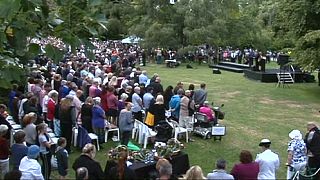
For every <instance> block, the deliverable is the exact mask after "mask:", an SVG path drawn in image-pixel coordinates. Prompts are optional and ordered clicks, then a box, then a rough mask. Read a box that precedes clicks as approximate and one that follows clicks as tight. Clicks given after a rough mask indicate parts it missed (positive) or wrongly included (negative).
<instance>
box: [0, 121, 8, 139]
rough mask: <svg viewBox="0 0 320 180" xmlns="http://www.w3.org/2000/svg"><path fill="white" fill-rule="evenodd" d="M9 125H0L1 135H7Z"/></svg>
mask: <svg viewBox="0 0 320 180" xmlns="http://www.w3.org/2000/svg"><path fill="white" fill-rule="evenodd" d="M8 129H9V128H8V126H7V125H5V124H1V125H0V136H3V135H5V134H6V133H7V131H8Z"/></svg>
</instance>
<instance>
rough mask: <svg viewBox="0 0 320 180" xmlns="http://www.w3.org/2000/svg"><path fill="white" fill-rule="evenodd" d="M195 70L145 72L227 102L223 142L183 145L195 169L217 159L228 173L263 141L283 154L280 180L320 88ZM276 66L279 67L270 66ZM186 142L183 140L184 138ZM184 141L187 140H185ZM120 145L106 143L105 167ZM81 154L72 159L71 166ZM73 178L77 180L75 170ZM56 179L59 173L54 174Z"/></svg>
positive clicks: (312, 117) (153, 68) (314, 112)
mask: <svg viewBox="0 0 320 180" xmlns="http://www.w3.org/2000/svg"><path fill="white" fill-rule="evenodd" d="M193 66H194V67H195V68H194V69H186V68H185V65H182V66H180V67H178V68H173V69H170V68H166V67H165V66H164V65H160V66H159V65H155V64H150V65H148V66H147V67H146V68H145V69H146V70H147V71H148V74H149V76H151V75H152V74H153V73H158V74H159V75H160V77H161V80H162V84H163V86H164V88H165V87H167V86H168V85H173V86H175V85H176V83H177V82H178V81H182V82H184V84H185V88H188V86H189V83H193V84H195V85H196V87H197V88H198V87H199V84H200V83H202V82H205V83H206V84H207V90H208V100H209V101H213V102H214V103H215V104H221V103H224V104H225V107H224V108H223V111H225V112H226V116H225V120H223V121H221V122H220V124H224V125H226V126H227V135H226V136H225V137H223V139H222V141H221V142H219V141H216V142H214V141H213V139H210V140H203V139H202V138H201V137H194V139H195V142H191V143H188V144H186V143H185V146H186V148H185V150H184V151H185V152H187V153H188V155H189V159H190V164H191V165H200V166H201V167H202V169H203V171H204V173H205V175H206V174H207V173H208V172H210V171H211V170H212V169H213V168H214V163H215V161H216V160H217V159H218V158H225V159H226V160H227V161H228V165H227V166H228V167H227V168H228V170H231V168H232V166H233V164H234V163H237V162H238V156H239V153H240V151H241V150H249V151H251V152H252V154H253V156H254V157H255V155H256V154H257V153H259V152H260V148H259V146H258V144H259V142H260V140H261V139H262V138H269V139H270V140H271V141H272V145H271V148H272V150H273V151H275V152H277V153H278V154H279V156H280V158H281V159H280V160H281V166H280V169H279V171H278V178H285V177H286V176H285V175H286V167H285V163H286V157H287V152H286V149H287V143H288V140H289V137H288V133H289V132H290V131H291V130H293V129H299V130H300V131H302V132H303V133H305V132H306V123H307V122H308V121H317V119H318V118H319V117H320V114H319V112H318V110H319V104H320V98H319V97H320V94H319V90H320V89H319V87H318V86H317V84H316V83H312V84H306V83H303V84H293V85H290V88H276V86H275V83H260V82H257V81H252V80H248V79H246V78H245V77H244V76H243V74H238V73H232V72H227V71H222V74H220V75H219V74H212V71H211V69H210V68H208V66H207V65H201V66H197V65H193ZM268 66H269V67H276V66H275V63H272V64H271V65H268ZM182 141H183V140H182ZM183 142H184V141H183ZM116 144H117V143H114V142H111V141H110V142H108V143H105V144H104V145H103V147H104V149H103V150H101V151H99V152H98V154H97V157H96V160H98V161H99V162H100V163H101V165H102V167H103V168H104V166H105V162H106V156H105V153H106V152H107V151H108V150H109V149H110V147H113V146H115V145H116ZM79 152H80V151H75V152H74V153H72V154H71V155H70V167H71V165H72V163H73V161H74V159H75V158H76V157H78V156H79ZM69 172H70V173H69V177H70V178H72V177H74V172H73V170H70V171H69ZM53 175H54V176H56V172H54V173H53Z"/></svg>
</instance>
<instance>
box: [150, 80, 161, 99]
mask: <svg viewBox="0 0 320 180" xmlns="http://www.w3.org/2000/svg"><path fill="white" fill-rule="evenodd" d="M150 87H153V96H156V95H158V94H163V86H162V84H161V79H160V77H159V76H157V77H156V79H155V81H154V82H152V83H151V84H150Z"/></svg>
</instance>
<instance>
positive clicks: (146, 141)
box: [143, 136, 148, 149]
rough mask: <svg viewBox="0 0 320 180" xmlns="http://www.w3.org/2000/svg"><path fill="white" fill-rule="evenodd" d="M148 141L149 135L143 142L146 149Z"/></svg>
mask: <svg viewBox="0 0 320 180" xmlns="http://www.w3.org/2000/svg"><path fill="white" fill-rule="evenodd" d="M147 143H148V136H145V137H144V143H143V148H144V149H146V148H147Z"/></svg>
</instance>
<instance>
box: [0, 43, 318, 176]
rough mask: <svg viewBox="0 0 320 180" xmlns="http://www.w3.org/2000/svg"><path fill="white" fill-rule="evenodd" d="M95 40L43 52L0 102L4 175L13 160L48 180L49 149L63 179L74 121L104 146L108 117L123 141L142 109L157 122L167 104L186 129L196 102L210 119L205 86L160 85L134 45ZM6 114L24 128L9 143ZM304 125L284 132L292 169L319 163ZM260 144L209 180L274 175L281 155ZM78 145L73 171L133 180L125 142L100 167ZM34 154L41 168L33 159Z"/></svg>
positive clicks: (168, 169)
mask: <svg viewBox="0 0 320 180" xmlns="http://www.w3.org/2000/svg"><path fill="white" fill-rule="evenodd" d="M94 44H95V45H96V47H97V48H95V49H94V53H95V55H96V56H95V58H94V59H89V58H87V57H86V55H85V53H86V49H85V48H84V46H83V47H80V48H79V49H78V51H77V53H76V54H72V53H67V54H66V56H65V57H64V59H63V60H61V61H60V62H59V63H58V64H55V63H53V62H52V61H51V60H50V59H48V58H46V57H45V56H42V55H41V56H38V57H36V58H35V61H34V62H31V63H30V66H31V73H30V76H29V77H28V84H27V85H26V86H25V87H24V88H23V92H20V91H19V89H21V88H17V87H16V85H13V89H12V91H11V92H10V96H9V97H10V100H9V102H10V103H9V104H8V107H10V109H9V113H8V112H7V106H6V105H4V104H1V105H0V120H1V125H0V136H1V137H0V146H1V148H0V158H1V161H0V163H1V175H2V176H5V174H6V173H7V172H8V171H9V159H10V161H11V160H12V161H13V165H14V166H13V168H14V170H13V171H11V172H9V174H10V173H15V174H18V175H19V173H20V176H22V178H28V177H33V178H39V179H41V178H44V179H49V178H50V173H51V158H52V153H56V154H57V159H58V173H59V175H60V178H62V179H63V178H64V177H66V176H67V174H68V169H70V168H68V167H69V165H68V153H72V151H71V148H70V147H71V139H72V129H73V127H75V126H77V125H79V124H82V127H83V128H84V129H85V130H86V131H87V132H94V133H95V134H96V135H97V136H98V142H99V143H101V144H102V143H104V140H105V138H104V135H105V131H106V129H105V122H106V121H105V120H107V122H108V123H107V124H108V125H107V127H109V128H110V126H111V125H113V126H119V128H120V133H121V136H120V137H121V138H120V139H121V144H123V145H127V144H128V139H129V137H130V132H131V131H132V128H133V119H137V120H139V121H142V122H144V116H143V113H142V110H145V111H147V112H149V113H151V114H153V115H154V120H155V122H154V124H153V125H150V127H151V128H153V127H154V126H155V125H157V124H158V123H160V121H163V120H165V118H166V116H165V111H166V110H170V111H171V113H172V116H173V118H174V119H175V120H176V121H177V122H178V123H179V124H180V125H181V126H185V127H187V126H188V125H187V124H188V121H190V120H191V119H192V118H190V117H191V116H192V113H191V112H193V111H194V110H197V108H199V107H200V108H199V111H200V112H203V113H205V114H206V115H207V116H208V118H209V119H212V120H214V113H213V112H212V111H210V108H207V107H208V105H209V104H208V101H206V98H207V91H206V85H205V84H201V86H200V89H195V87H194V85H192V84H191V85H189V87H188V88H186V87H185V86H184V84H183V83H182V82H178V83H177V85H176V86H175V87H173V86H168V87H167V88H165V89H164V88H163V86H162V83H161V77H160V76H159V75H158V74H154V75H153V76H149V75H148V73H147V72H146V71H144V70H142V69H140V67H138V66H137V65H138V63H139V58H140V56H141V51H142V50H141V49H140V47H139V46H137V45H133V46H132V45H124V44H121V43H119V42H113V41H107V42H95V43H94ZM231 53H232V51H231ZM231 58H232V56H231ZM142 62H143V61H142ZM136 66H137V67H136ZM206 108H207V109H208V110H206ZM8 114H10V115H11V116H12V118H13V121H14V122H15V123H16V124H21V126H22V128H23V129H22V130H21V131H18V132H17V133H16V134H15V136H14V139H15V144H13V145H12V147H9V143H8V142H9V140H10V129H11V128H12V127H11V125H10V123H9V122H8V121H7V120H6V118H7V117H8ZM48 128H50V129H51V130H52V131H53V132H54V133H55V135H56V136H57V137H60V139H59V140H58V142H57V145H55V144H54V143H53V142H52V140H51V138H50V136H49V135H48ZM307 128H308V134H307V135H306V138H305V140H304V141H303V140H302V139H303V138H302V134H301V133H300V132H299V131H298V130H294V131H293V132H291V133H290V134H289V137H290V138H291V139H292V140H291V141H290V142H289V147H288V154H289V155H288V161H287V164H288V165H290V166H292V168H294V169H295V170H301V169H303V168H304V167H305V166H306V165H308V167H309V168H319V167H320V165H319V162H320V160H319V157H320V156H319V153H318V152H319V149H320V144H319V142H320V141H319V140H320V131H319V129H318V128H319V127H318V126H317V125H316V124H315V123H308V127H307ZM24 142H26V143H25V144H26V145H25V144H24ZM56 146H57V147H56ZM259 146H261V148H262V153H260V154H258V155H257V158H256V160H255V161H254V160H253V157H252V154H251V153H250V152H249V151H242V152H241V153H240V162H241V163H240V164H236V165H235V166H234V167H233V169H232V171H231V174H228V173H227V172H226V170H225V169H226V164H227V163H226V161H225V160H223V159H220V160H218V161H217V162H216V169H215V170H213V172H212V173H209V174H208V176H207V178H208V179H221V178H227V179H233V178H235V179H246V178H252V179H275V177H276V171H277V169H278V168H279V164H280V162H279V157H278V155H277V154H276V153H274V152H272V151H271V150H270V146H271V141H270V140H269V139H263V140H261V142H260V144H259ZM81 147H83V149H82V154H81V156H80V157H79V158H78V159H76V160H75V162H74V163H73V165H72V168H73V169H74V170H75V172H76V174H77V177H89V178H90V179H103V178H106V177H113V178H115V179H122V178H128V179H135V178H136V177H135V174H134V172H133V171H132V170H131V169H130V168H128V167H127V166H125V162H126V160H127V156H128V152H127V149H126V148H123V150H122V151H121V153H120V154H119V159H118V161H117V162H115V163H118V165H116V166H114V167H111V168H110V169H106V171H105V172H103V171H102V168H101V166H100V164H99V163H98V162H97V161H95V160H94V158H95V156H96V153H97V152H96V148H95V146H94V145H92V144H84V145H83V146H81ZM10 148H11V155H10V153H9V151H10ZM52 149H53V150H52ZM38 156H40V160H41V165H42V166H40V164H39V162H38V161H37V160H36V158H37V157H38ZM307 157H308V160H307ZM71 163H72V162H71ZM157 164H159V165H157V170H158V172H159V177H160V178H164V179H168V178H170V177H172V165H171V164H170V163H168V162H166V160H159V161H158V163H157ZM200 166H201V165H200ZM17 170H19V171H17ZM5 177H8V175H7V176H5ZM194 177H200V178H203V174H202V170H201V168H200V167H198V166H195V167H191V168H190V169H189V171H188V172H187V174H186V177H185V178H186V179H188V178H189V179H192V178H194Z"/></svg>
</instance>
